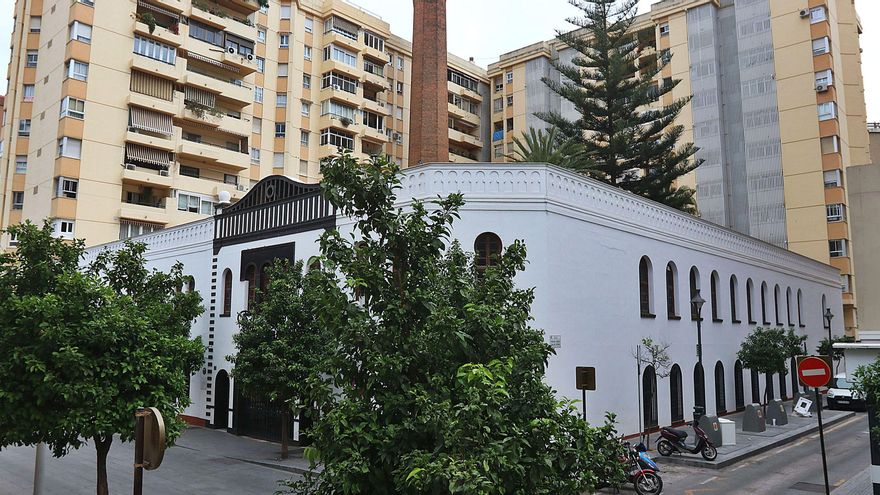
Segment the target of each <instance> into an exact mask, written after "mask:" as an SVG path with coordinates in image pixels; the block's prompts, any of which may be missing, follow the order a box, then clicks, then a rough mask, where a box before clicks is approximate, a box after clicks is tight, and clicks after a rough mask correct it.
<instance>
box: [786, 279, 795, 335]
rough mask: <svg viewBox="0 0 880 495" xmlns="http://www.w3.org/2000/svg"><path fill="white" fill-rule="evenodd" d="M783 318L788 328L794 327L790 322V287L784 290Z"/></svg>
mask: <svg viewBox="0 0 880 495" xmlns="http://www.w3.org/2000/svg"><path fill="white" fill-rule="evenodd" d="M785 318H786V321H787V322H788V326H790V327H792V326H794V323H792V322H791V287H789V288H787V289H785Z"/></svg>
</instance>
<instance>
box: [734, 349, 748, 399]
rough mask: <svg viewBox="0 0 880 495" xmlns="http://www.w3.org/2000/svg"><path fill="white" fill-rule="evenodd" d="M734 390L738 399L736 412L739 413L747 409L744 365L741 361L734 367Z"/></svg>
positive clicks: (737, 361)
mask: <svg viewBox="0 0 880 495" xmlns="http://www.w3.org/2000/svg"><path fill="white" fill-rule="evenodd" d="M733 388H734V396H735V398H736V410H737V411H739V410H740V409H743V408H745V407H746V398H745V392H744V390H743V365H742V362H741V361H740V360H739V359H737V360H736V363H734V365H733Z"/></svg>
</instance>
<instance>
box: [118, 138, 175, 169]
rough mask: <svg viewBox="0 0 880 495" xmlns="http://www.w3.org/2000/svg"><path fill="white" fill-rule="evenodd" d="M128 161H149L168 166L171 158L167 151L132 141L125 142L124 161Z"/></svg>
mask: <svg viewBox="0 0 880 495" xmlns="http://www.w3.org/2000/svg"><path fill="white" fill-rule="evenodd" d="M130 161H136V162H142V163H150V164H153V165H158V166H160V167H165V168H168V166H169V165H171V159H170V156H169V154H168V152H167V151H165V150H157V149H155V148H148V147H146V146H141V145H139V144H134V143H125V162H126V163H129V162H130Z"/></svg>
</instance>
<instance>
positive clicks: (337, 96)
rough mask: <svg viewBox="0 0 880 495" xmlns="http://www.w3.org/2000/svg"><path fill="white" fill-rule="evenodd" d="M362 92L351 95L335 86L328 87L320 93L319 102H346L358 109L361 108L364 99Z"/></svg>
mask: <svg viewBox="0 0 880 495" xmlns="http://www.w3.org/2000/svg"><path fill="white" fill-rule="evenodd" d="M361 94H362V93H360V91H358V92H357V93H349V92H348V91H343V90H342V89H341V88H334V87H333V86H328V87H326V88H324V89H322V90H321V92H320V93H319V95H318V96H319V101H324V100H329V99H334V100H339V101H342V102H346V103H348V104H350V105H351V106H354V107H357V106H360V105H361V104H362V103H363V101H364V99H363V98H362V97H361Z"/></svg>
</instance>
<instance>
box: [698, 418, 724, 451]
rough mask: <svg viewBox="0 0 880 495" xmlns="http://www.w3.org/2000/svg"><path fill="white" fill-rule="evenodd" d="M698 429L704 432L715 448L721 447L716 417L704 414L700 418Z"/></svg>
mask: <svg viewBox="0 0 880 495" xmlns="http://www.w3.org/2000/svg"><path fill="white" fill-rule="evenodd" d="M699 425H700V428H702V429H703V431H705V432H706V436H707V437H709V440H711V441H712V444H713V445H715V446H716V447H720V446H721V441H722V438H721V424H720V423H718V416H712V415H710V414H706V415H704V416H703V417H701V418H700V422H699Z"/></svg>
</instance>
